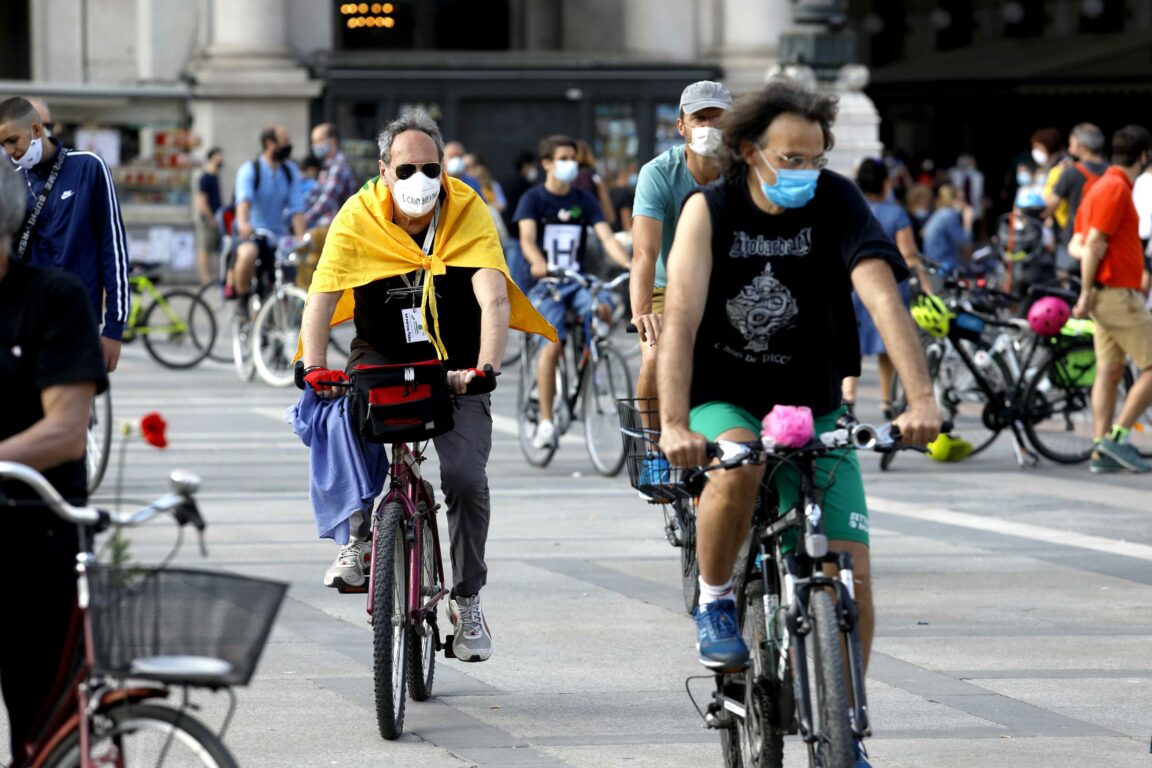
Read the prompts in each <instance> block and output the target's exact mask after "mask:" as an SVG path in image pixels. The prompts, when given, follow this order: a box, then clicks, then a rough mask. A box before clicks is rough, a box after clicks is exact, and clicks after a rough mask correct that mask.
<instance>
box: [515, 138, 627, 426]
mask: <svg viewBox="0 0 1152 768" xmlns="http://www.w3.org/2000/svg"><path fill="white" fill-rule="evenodd" d="M540 163H541V165H543V166H544V171H545V173H546V174H547V177H546V178H545V181H544V183H543V184H542V185H539V186H536V187H532V188H531V189H529V190H528V191H527V192H525V193H524V196H523V197H521V198H520V202H519V203H518V204H517V206H516V214H515V215H514V216H513V217H512V218H513V220H514V221H515V222H517V223H518V225H519V227H520V247H521V248H522V249H523V251H524V258H525V259H527V260H528V264H529V266H530V267H531V269H532V277H534V278H537V279H539V278H542V277H547V276H548V275H549V273H551V272H554V271H562V270H566V269H567V270H572V271H575V272H582V271H583V270H584V255H585V251H586V246H587V236H588V228H589V227H591V228H592V229H593V231H594V232H595V233H596V237H597V238H599V240H600V244H601V245H602V246H603V247H604V250H605V251H606V252H607V253H608V256H609V257H611V259H612V260H613V261H615V262H616V263H617V264H618V265H619V266H621V267H623V268H624V269H628V266H629V261H628V254H627V252H626V251H625V250H624V248H623V246H621V245H620V243H619V242H617V240H616V238H615V237H614V236H613V235H612V227H610V226H608V222H607V221H605V220H604V213H603V211H602V210H601V209H600V203H598V202H597V201H596V198H595V197H594V196H593V195H592V194H591V193H589V192H586V191H584V190H582V189H576V188H574V187H573V186H572V182H573V181H574V180H575V179H576V176H577V174H578V173H579V172H580V168H579V164H578V163H577V162H576V141H575V139H571V138H569V137H567V136H562V135H556V136H549V137H548V138H546V139H544V140H543V141H541V142H540ZM553 290H554V291H555V294H554V293H553ZM528 296H529V298H530V299H532V303H533V304H534V305H535V306H536V309H538V310H539V311H540V313H541V314H542V315H544V317H545V318H547V320H548V322H550V323H551V324H552V325H553V326H555V327H556V329H557V331H558V332H559V335H560V340H559V341H555V342H553V343H552V344H550V345H548V346H546V347H544V348H543V349H541V350H540V355H539V357H538V358H537V364H536V389H537V395H538V399H539V402H540V421H539V423H538V424H537V426H536V435H535V436H534V437H533V440H532V442H533V444H534V445H535V446H536V447H537V448H546V447H548V446H550V445H552V444H554V442H555V441H556V440H557V438H558V436H557V434H556V425H555V424H554V423H553V422H552V401H553V399H554V397H555V394H556V391H555V390H556V362H557V361H558V360H559V359H560V352H561V342H562V341H563V340H564V336H565V332H564V315H565V313H566V312H567V311H568V310H572V311H574V312H576V313H577V314H578V315H580V316H581V317H584V316H586V315H587V314H588V313H589V312H590V311H591V309H592V296H591V294H589V293H588V290H587V289H586V288H584V287H583V286H580V285H577V284H575V283H568V284H564V285H560V286H557V287H555V289H553V286H550V285H543V284H541V285H537V286H535V287H534V288H533V289H532V290H531V291H529V294H528Z"/></svg>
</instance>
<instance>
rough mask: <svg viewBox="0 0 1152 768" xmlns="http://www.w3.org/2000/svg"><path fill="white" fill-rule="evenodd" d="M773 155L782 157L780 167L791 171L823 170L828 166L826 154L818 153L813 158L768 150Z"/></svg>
mask: <svg viewBox="0 0 1152 768" xmlns="http://www.w3.org/2000/svg"><path fill="white" fill-rule="evenodd" d="M768 151H769V152H771V153H772V154H773V155H775V156H776V157H778V158H779V159H780V167H782V168H787V169H788V170H790V171H803V170H809V169H810V170H814V171H822V170H824V169H825V168H827V167H828V158H827V157H825V156H824V155H817V156H816V157H813V158H811V159H809V158H807V157H804V155H785V154H783V153H782V152H777V151H776V150H774V149H770V150H768Z"/></svg>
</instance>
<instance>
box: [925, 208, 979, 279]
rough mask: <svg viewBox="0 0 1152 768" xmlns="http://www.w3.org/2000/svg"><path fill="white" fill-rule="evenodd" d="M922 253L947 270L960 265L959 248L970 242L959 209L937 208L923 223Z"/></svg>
mask: <svg viewBox="0 0 1152 768" xmlns="http://www.w3.org/2000/svg"><path fill="white" fill-rule="evenodd" d="M922 234H923V237H924V255H925V256H927V257H928V258H929V259H931V260H932V261H934V262H936V263H937V264H939V265H940V266H941V267H943V268H944V269H947V270H953V269H956V267H958V266H959V265H960V253H961V249H962V248H963V247H964V246H966V245H968V244H969V243H970V242H972V236H971V235H969V234H968V232H967V230H965V229H964V220H963V217H962V216H961V215H960V211H958V210H956V209H955V208H951V207H944V208H937V209H936V210H935V211H933V212H932V215H931V216H929V217H928V221H926V222H925V223H924V230H923V233H922Z"/></svg>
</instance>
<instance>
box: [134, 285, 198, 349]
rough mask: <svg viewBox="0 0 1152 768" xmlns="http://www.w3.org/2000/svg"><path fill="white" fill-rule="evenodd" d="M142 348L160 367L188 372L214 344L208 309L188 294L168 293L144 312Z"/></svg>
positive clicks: (193, 295)
mask: <svg viewBox="0 0 1152 768" xmlns="http://www.w3.org/2000/svg"><path fill="white" fill-rule="evenodd" d="M143 322H144V327H143V328H137V329H136V332H137V333H139V334H140V335H142V336H143V337H144V348H145V349H147V350H148V353H149V354H150V355H152V357H153V358H154V359H155V360H156V362H158V363H160V364H161V365H165V366H167V367H169V368H177V369H179V368H191V367H192V366H194V365H196V364H197V363H199V362H200V361H201V360H203V359H204V358H206V357H207V356H208V353H209V352H210V351H211V349H212V345H213V344H215V343H216V318H215V317H213V316H212V309H211V308H210V307H209V306H208V305H207V304H205V303H204V302H203V301H201V300H200V299H199V298H197V297H196V294H194V293H192V292H190V291H182V290H175V291H168V292H167V293H165V294H163V295H162V296H161V297H160V300H159V301H155V302H153V303H152V306H150V307H148V309H147V310H145V311H144V320H143Z"/></svg>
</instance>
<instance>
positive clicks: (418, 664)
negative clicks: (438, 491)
mask: <svg viewBox="0 0 1152 768" xmlns="http://www.w3.org/2000/svg"><path fill="white" fill-rule="evenodd" d="M424 488H425V489H426V490H427V492H428V498H430V499H431V498H434V496H433V495H432V493H433V492H432V484H431V483H429V482H428V481H427V480H425V481H424ZM433 506H435V502H433ZM419 510H420V515H421V516H423V517H424V519H425V520H427V518H428V516H431V515H433V514H435V513H434V512H432V511H431V510H429V509H428V507H427V505H426V504H425V503H424V502H420V505H419ZM421 530H422V531H423V533H422V534H421V537H420V539H421V541H420V597H421V599H422V600H428V599H430V598H431V597H433V596H434V595H435V594H436V593H437V592H439V591H440V583H439V581H438V580H437V576H436V543H435V541H433V538H432V528H431V527H430V526H429V525H427V523H425V524H424V525H423V526H421ZM422 623H423V626H420V627H417V626H413V627H409V628H408V693H409V695H410V696H411V697H412V700H413V701H427V699H428V697H430V696H431V695H432V681H433V679H434V678H435V676H436V639H437V635H438V633H439V631H440V630H439V629H438V628H437V627H436V609H435V608H433V609H432V610H430V611H427V612H425V615H424V617H423V622H422Z"/></svg>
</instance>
